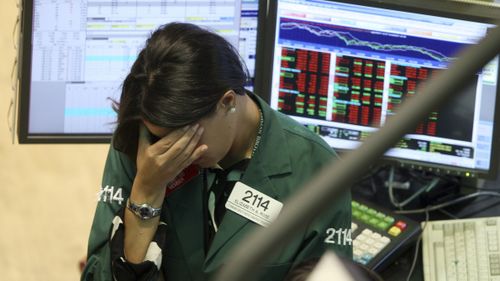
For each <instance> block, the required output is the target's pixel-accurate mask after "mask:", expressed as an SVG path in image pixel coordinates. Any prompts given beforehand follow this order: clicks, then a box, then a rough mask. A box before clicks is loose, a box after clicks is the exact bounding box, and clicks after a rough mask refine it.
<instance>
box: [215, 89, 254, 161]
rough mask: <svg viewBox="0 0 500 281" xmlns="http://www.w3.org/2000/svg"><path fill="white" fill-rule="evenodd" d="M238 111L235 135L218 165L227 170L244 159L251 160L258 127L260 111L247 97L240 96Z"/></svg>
mask: <svg viewBox="0 0 500 281" xmlns="http://www.w3.org/2000/svg"><path fill="white" fill-rule="evenodd" d="M239 102H240V106H239V107H238V110H239V111H241V112H239V113H240V115H239V117H238V120H237V127H236V128H234V129H235V130H236V135H235V138H234V141H233V145H232V146H231V149H230V150H229V152H228V153H227V154H226V157H224V159H222V160H221V161H220V162H219V164H220V166H221V167H222V168H227V167H230V166H232V165H233V164H235V163H237V162H239V161H241V160H243V159H245V158H251V157H252V152H253V150H254V145H255V141H256V139H257V135H258V131H259V126H260V118H261V117H260V114H261V112H260V110H259V106H258V105H257V103H256V102H255V101H254V100H253V99H252V98H251V97H250V96H249V95H244V96H241V99H240V100H239Z"/></svg>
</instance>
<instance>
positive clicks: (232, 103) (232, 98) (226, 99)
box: [219, 90, 236, 113]
mask: <svg viewBox="0 0 500 281" xmlns="http://www.w3.org/2000/svg"><path fill="white" fill-rule="evenodd" d="M219 106H220V108H221V109H222V110H224V111H226V112H229V113H234V112H236V93H235V92H234V91H233V90H229V91H227V92H225V93H224V95H223V96H222V97H221V99H220V100H219Z"/></svg>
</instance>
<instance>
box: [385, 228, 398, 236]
mask: <svg viewBox="0 0 500 281" xmlns="http://www.w3.org/2000/svg"><path fill="white" fill-rule="evenodd" d="M387 233H389V234H390V235H392V236H394V237H396V236H398V235H399V234H401V229H399V228H398V227H396V226H393V227H391V228H390V229H389V231H387Z"/></svg>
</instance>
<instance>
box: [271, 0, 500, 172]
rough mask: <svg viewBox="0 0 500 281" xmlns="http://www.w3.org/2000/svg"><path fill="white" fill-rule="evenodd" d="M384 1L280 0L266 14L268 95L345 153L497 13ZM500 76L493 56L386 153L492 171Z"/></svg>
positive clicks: (410, 161) (435, 165)
mask: <svg viewBox="0 0 500 281" xmlns="http://www.w3.org/2000/svg"><path fill="white" fill-rule="evenodd" d="M385 2H386V3H384V1H322V0H278V1H276V3H275V4H276V5H275V6H273V7H272V9H271V12H270V21H271V22H272V24H271V25H272V27H268V28H269V29H272V30H273V31H274V32H273V34H271V35H268V38H270V39H269V41H270V43H269V45H267V46H268V47H269V48H267V49H268V50H271V51H272V52H273V53H272V55H271V54H268V55H269V56H272V57H271V58H270V59H269V60H270V61H272V64H271V65H270V67H269V68H270V70H269V71H270V74H269V75H270V77H271V79H270V83H269V85H268V87H269V89H267V91H268V92H269V93H270V97H269V103H270V104H271V106H272V107H273V108H275V109H277V110H278V111H280V112H282V113H284V114H287V115H289V116H291V117H293V118H294V119H296V120H297V121H299V122H300V123H301V124H303V125H305V126H307V127H309V128H310V129H311V130H313V131H314V132H316V133H318V134H319V135H321V136H322V137H323V138H324V140H325V141H326V142H327V143H328V144H329V145H330V146H332V147H333V148H335V149H337V150H339V151H346V150H352V149H355V148H356V147H358V146H359V145H360V144H361V143H362V141H363V140H364V139H366V138H367V137H368V136H369V135H370V134H372V133H373V132H374V131H376V130H377V128H379V127H380V126H383V124H384V123H385V121H386V120H387V119H388V118H390V117H391V116H392V115H394V114H395V112H397V109H398V107H399V105H400V103H401V102H403V101H404V100H405V99H407V98H411V96H412V95H416V94H418V93H417V91H416V89H417V86H418V85H419V84H420V83H422V82H425V81H427V80H428V79H430V78H431V77H433V76H434V75H435V74H436V73H438V72H440V71H443V70H445V69H446V68H447V67H448V65H449V64H450V62H452V61H453V60H455V59H456V58H457V52H459V51H460V50H462V49H463V48H464V47H466V46H469V45H471V44H475V43H477V42H478V40H480V39H481V38H482V37H483V36H485V34H486V33H487V32H488V29H490V28H493V27H494V25H493V24H492V22H493V18H487V17H486V16H485V17H484V18H481V19H478V18H474V19H473V17H472V16H466V15H463V14H459V13H458V12H457V13H450V12H445V11H455V10H460V9H457V7H452V6H451V5H464V4H463V3H459V4H458V3H455V4H451V3H448V5H450V6H448V7H446V6H443V5H444V4H441V8H442V11H440V10H436V9H433V8H432V7H431V6H425V4H424V3H423V2H421V1H416V2H413V3H414V6H410V3H412V2H411V1H406V2H405V3H408V5H406V6H405V5H403V4H399V5H396V4H394V3H393V4H392V5H391V4H390V3H389V1H385ZM419 2H420V3H422V4H420V8H419V7H418V3H419ZM427 2H429V3H432V1H427ZM436 2H440V1H434V3H436ZM441 2H448V1H441ZM415 3H417V4H415ZM475 8H476V9H477V7H475ZM487 9H492V8H490V7H488V8H487ZM462 10H463V9H462ZM498 11H499V10H498V9H497V11H496V12H498ZM488 13H489V12H485V14H484V15H487V14H488ZM492 14H495V13H492ZM497 16H498V17H500V12H498V13H497ZM498 80H499V59H498V57H496V58H495V59H493V60H492V61H491V62H490V63H489V64H487V65H486V66H485V67H484V68H483V69H482V70H481V71H480V72H478V73H477V75H476V76H475V78H474V81H473V82H471V83H470V85H469V86H468V87H466V88H464V89H463V91H462V92H461V93H457V94H456V96H455V97H454V98H453V99H452V100H449V101H448V102H447V103H446V104H445V105H444V106H442V107H441V108H438V109H436V110H433V111H432V112H431V113H430V114H429V115H428V117H427V118H426V119H425V120H422V122H421V123H420V124H419V125H418V127H417V128H415V130H414V131H413V132H412V133H410V134H407V135H405V136H404V138H403V139H401V140H400V141H399V143H398V144H397V145H396V146H395V147H393V148H391V149H390V150H388V151H387V152H386V154H385V157H384V158H385V159H391V160H397V163H399V164H403V165H411V166H413V167H419V168H426V169H433V170H436V171H439V172H444V173H453V174H456V173H458V174H460V175H467V176H478V175H482V176H486V175H489V174H490V172H492V170H495V171H496V169H495V167H496V166H495V163H496V162H495V161H494V152H495V151H496V149H495V146H496V145H497V144H498V140H497V143H495V141H494V140H495V139H496V129H497V128H496V125H498V124H496V122H495V119H496V118H497V117H498V116H497V114H495V112H496V111H497V109H498V108H497V105H498V100H499V97H498V92H499V83H498ZM399 114H404V112H403V113H399Z"/></svg>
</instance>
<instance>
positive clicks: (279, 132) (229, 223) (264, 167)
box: [205, 93, 292, 269]
mask: <svg viewBox="0 0 500 281" xmlns="http://www.w3.org/2000/svg"><path fill="white" fill-rule="evenodd" d="M249 95H250V97H251V98H252V99H253V100H254V101H255V102H257V104H258V106H259V107H260V108H261V110H262V114H263V115H264V128H263V133H262V139H261V142H260V145H259V146H258V147H257V150H256V151H255V154H254V156H253V158H252V159H251V161H250V163H249V165H248V167H247V169H246V171H245V174H244V175H243V178H242V179H241V182H243V183H244V184H246V185H248V186H250V187H252V188H254V189H256V190H258V191H260V192H262V193H264V194H267V195H268V196H271V197H273V198H275V199H277V198H278V195H279V190H276V188H275V187H274V185H273V184H272V182H271V181H270V180H269V177H270V176H274V175H279V174H286V173H290V172H291V171H292V166H291V161H290V151H289V148H288V143H287V140H286V137H285V134H284V131H283V128H282V125H281V124H280V123H279V122H280V120H279V118H278V116H277V114H279V113H277V112H275V111H274V110H272V109H271V108H270V107H269V105H268V104H267V103H266V102H265V101H264V100H262V99H261V98H260V97H258V96H256V95H254V94H252V93H249ZM270 159H272V161H269V160H270ZM249 223H250V221H249V220H247V219H246V218H244V217H242V216H240V215H238V214H236V213H234V212H232V211H227V212H226V214H225V215H224V219H223V220H222V222H221V224H220V226H219V229H218V231H217V234H216V235H215V237H214V240H213V242H212V245H211V246H210V250H209V251H208V254H207V257H206V259H205V261H206V265H210V266H209V268H207V269H210V268H213V267H217V266H218V265H219V262H221V259H218V261H219V262H214V256H215V255H216V254H217V253H218V252H219V251H220V250H221V248H222V247H223V246H224V245H226V244H227V243H228V242H230V240H231V238H232V237H233V236H234V235H236V234H237V233H238V232H239V231H240V230H242V229H243V227H244V226H246V225H247V224H249Z"/></svg>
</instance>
